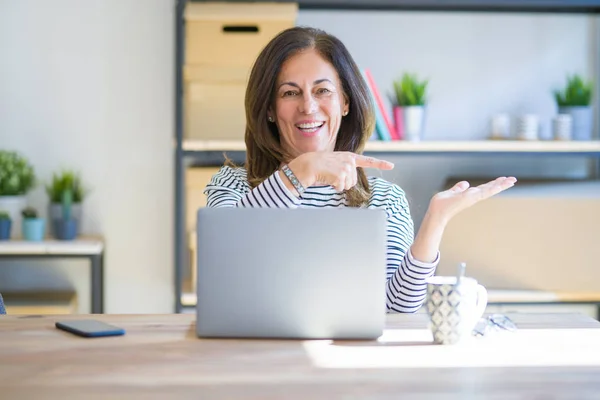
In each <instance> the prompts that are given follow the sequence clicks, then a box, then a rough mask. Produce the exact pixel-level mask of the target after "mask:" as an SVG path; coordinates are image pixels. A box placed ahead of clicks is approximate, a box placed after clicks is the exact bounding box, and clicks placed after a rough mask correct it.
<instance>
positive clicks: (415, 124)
mask: <svg viewBox="0 0 600 400" xmlns="http://www.w3.org/2000/svg"><path fill="white" fill-rule="evenodd" d="M428 84H429V80H428V79H425V80H420V79H419V78H418V76H417V75H416V74H410V73H404V74H403V75H402V78H401V79H398V80H396V81H394V93H395V98H394V99H393V100H394V120H395V123H396V129H397V130H398V132H402V136H403V137H404V138H405V139H406V140H410V141H418V140H420V139H421V137H422V135H423V130H424V125H425V106H426V104H427V85H428Z"/></svg>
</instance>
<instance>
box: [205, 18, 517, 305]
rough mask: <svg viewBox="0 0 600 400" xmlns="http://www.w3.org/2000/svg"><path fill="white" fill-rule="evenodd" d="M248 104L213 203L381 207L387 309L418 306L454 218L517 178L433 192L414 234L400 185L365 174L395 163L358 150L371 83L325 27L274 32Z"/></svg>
mask: <svg viewBox="0 0 600 400" xmlns="http://www.w3.org/2000/svg"><path fill="white" fill-rule="evenodd" d="M245 105H246V122H247V125H246V136H245V140H246V149H247V152H246V165H245V168H234V167H231V166H224V167H223V168H221V170H220V171H219V172H218V173H217V174H216V175H215V176H214V177H213V178H212V180H211V182H210V183H209V184H208V186H207V187H206V189H205V193H206V195H207V206H208V207H288V208H296V207H368V208H384V209H385V210H386V212H387V218H388V231H387V237H388V240H387V244H388V247H387V284H386V292H387V308H388V311H394V312H415V311H417V310H418V309H419V307H421V305H422V303H423V301H424V299H425V295H426V283H425V279H426V278H428V277H429V276H431V275H433V274H434V271H435V268H436V266H437V264H438V262H439V245H440V241H441V238H442V233H443V231H444V227H445V226H446V224H447V223H448V221H450V219H451V218H452V217H453V216H454V215H456V213H458V212H459V211H461V210H463V209H465V208H467V207H469V206H471V205H472V204H474V203H476V202H478V201H480V200H483V199H485V198H487V197H490V196H492V195H494V194H496V193H498V192H500V191H502V190H504V189H507V188H509V187H511V186H513V185H514V183H515V182H516V179H515V178H513V177H509V178H505V177H502V178H498V179H496V180H495V181H492V182H489V183H487V184H484V185H481V186H479V187H476V188H469V184H468V183H467V182H459V183H457V184H456V185H455V186H454V187H453V188H451V189H450V190H447V191H444V192H441V193H438V194H436V195H435V196H434V197H433V198H432V199H431V201H430V204H429V208H428V210H427V213H426V215H425V217H424V219H423V222H422V225H421V228H420V230H419V232H418V234H417V235H416V237H414V240H413V221H412V219H411V216H410V211H409V206H408V201H407V200H406V196H405V194H404V192H403V191H402V189H401V188H399V187H398V186H397V185H395V184H393V183H390V182H387V181H385V180H383V179H381V178H376V177H369V178H367V177H366V175H365V173H364V171H363V168H365V167H369V168H378V169H385V170H388V169H392V168H393V164H392V163H390V162H387V161H384V160H378V159H376V158H373V157H366V156H363V155H361V153H362V152H363V149H364V146H365V143H366V141H367V140H368V138H369V137H370V136H371V133H372V132H373V128H374V109H373V104H372V102H371V97H370V95H369V91H368V88H367V86H366V84H365V82H364V80H363V79H362V77H361V73H360V70H359V69H358V67H357V66H356V64H355V63H354V61H353V59H352V57H351V56H350V54H349V52H348V50H347V49H346V47H345V46H344V45H343V44H342V43H341V42H340V41H339V40H338V39H337V38H335V37H333V36H331V35H329V34H327V33H325V32H323V31H321V30H317V29H312V28H302V27H295V28H290V29H288V30H285V31H283V32H281V33H280V34H279V35H278V36H276V37H275V38H274V39H273V40H272V41H271V42H270V43H269V44H268V45H267V46H266V47H265V48H264V49H263V51H262V52H261V53H260V55H259V56H258V58H257V60H256V62H255V64H254V67H253V68H252V71H251V74H250V78H249V82H248V87H247V91H246V104H245Z"/></svg>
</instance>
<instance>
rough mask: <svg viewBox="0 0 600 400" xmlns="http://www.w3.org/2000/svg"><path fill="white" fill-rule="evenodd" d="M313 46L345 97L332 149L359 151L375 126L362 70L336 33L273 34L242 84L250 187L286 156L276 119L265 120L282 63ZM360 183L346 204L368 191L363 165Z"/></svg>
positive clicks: (365, 196)
mask: <svg viewBox="0 0 600 400" xmlns="http://www.w3.org/2000/svg"><path fill="white" fill-rule="evenodd" d="M306 49H315V50H316V51H317V52H318V53H319V54H320V55H321V57H323V58H324V59H325V60H327V61H328V62H329V63H331V65H333V67H334V68H335V70H336V71H337V73H338V76H339V79H340V82H341V84H342V88H343V91H344V93H345V95H346V97H347V99H348V104H349V109H348V111H349V112H348V115H347V116H345V117H344V118H342V122H341V124H340V129H339V131H338V135H337V140H336V144H335V151H350V152H353V153H357V154H361V153H362V152H363V150H364V146H365V143H366V141H367V140H368V138H369V136H370V135H371V133H372V132H373V128H374V126H375V118H374V112H373V103H372V101H371V97H370V94H369V89H368V87H367V85H366V83H365V81H364V79H363V77H362V74H361V71H360V69H359V68H358V66H357V65H356V63H355V62H354V60H353V59H352V56H351V55H350V53H349V52H348V50H347V49H346V46H344V44H343V43H342V42H341V41H340V40H339V39H337V38H336V37H334V36H332V35H330V34H328V33H326V32H324V31H322V30H319V29H315V28H307V27H294V28H289V29H286V30H284V31H282V32H280V33H279V34H278V35H277V36H275V37H274V38H273V39H272V40H271V41H270V42H269V43H268V44H267V46H266V47H265V48H264V49H263V50H262V51H261V53H260V54H259V56H258V58H257V59H256V61H255V63H254V66H253V67H252V71H251V72H250V77H249V80H248V87H247V89H246V99H245V106H246V135H245V140H246V170H247V171H248V181H249V183H250V186H251V187H256V186H257V185H259V184H260V183H261V182H262V181H264V180H265V179H266V178H268V177H269V176H270V175H272V174H273V173H274V172H275V171H276V170H277V169H278V168H279V167H280V165H281V163H282V162H286V161H289V160H287V158H288V156H287V155H286V154H285V152H284V150H283V148H282V146H281V144H280V138H279V131H278V129H277V126H276V125H275V124H270V123H268V122H267V112H268V111H269V109H271V108H274V107H273V105H274V102H275V90H276V80H277V77H278V76H279V72H280V70H281V66H282V65H283V63H284V62H285V61H286V60H287V59H288V58H290V57H291V56H293V55H295V54H297V53H298V52H300V51H302V50H306ZM357 173H358V182H357V184H356V186H354V187H353V188H352V189H350V190H348V191H346V199H347V201H348V205H350V206H352V207H360V206H362V205H364V204H365V203H366V202H367V201H368V199H369V196H370V190H369V182H368V181H367V177H366V175H365V172H364V170H363V169H362V168H360V167H359V168H357Z"/></svg>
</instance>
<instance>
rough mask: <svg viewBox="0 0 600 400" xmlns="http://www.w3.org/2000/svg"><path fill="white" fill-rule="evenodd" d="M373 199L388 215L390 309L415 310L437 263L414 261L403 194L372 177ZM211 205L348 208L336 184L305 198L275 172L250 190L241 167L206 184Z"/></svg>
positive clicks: (318, 188) (310, 190)
mask: <svg viewBox="0 0 600 400" xmlns="http://www.w3.org/2000/svg"><path fill="white" fill-rule="evenodd" d="M368 180H369V185H370V189H371V197H370V198H369V202H368V208H383V209H385V210H386V212H387V220H388V231H387V274H386V276H387V283H386V294H387V309H388V311H390V312H408V313H410V312H415V311H417V310H418V309H419V308H420V307H421V305H422V304H423V301H424V300H425V296H426V291H427V286H426V283H425V279H426V278H428V277H430V276H432V275H433V274H434V272H435V268H436V266H437V264H438V262H439V258H440V257H439V252H438V254H437V257H436V259H435V261H434V262H433V263H424V262H421V261H418V260H416V259H415V258H414V257H413V256H412V254H411V253H410V250H409V249H410V246H411V244H412V242H413V238H414V226H413V221H412V218H411V216H410V211H409V207H408V201H407V199H406V196H405V194H404V191H403V190H402V189H401V188H400V187H399V186H397V185H395V184H393V183H390V182H388V181H386V180H384V179H382V178H377V177H369V178H368ZM204 193H205V194H206V195H207V207H288V208H296V207H345V206H346V202H345V195H344V193H343V192H338V191H336V190H335V189H334V188H333V187H332V186H313V187H310V188H307V189H306V191H305V192H304V193H303V194H302V197H301V198H298V197H296V196H295V195H294V194H293V193H291V192H290V191H289V190H288V189H287V187H286V186H285V185H284V183H283V182H282V181H281V177H280V176H279V173H277V172H275V173H274V174H273V175H271V176H270V177H269V178H267V179H266V180H265V181H264V182H263V183H261V184H260V185H258V186H257V187H256V188H254V189H251V188H250V184H249V183H248V180H247V174H246V170H245V169H243V168H231V167H222V168H221V169H220V170H219V172H218V173H217V174H215V175H214V176H213V177H212V179H211V181H210V183H209V184H208V185H207V187H206V189H205V191H204Z"/></svg>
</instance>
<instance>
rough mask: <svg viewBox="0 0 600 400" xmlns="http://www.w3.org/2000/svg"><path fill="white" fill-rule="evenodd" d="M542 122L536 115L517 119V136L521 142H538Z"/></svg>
mask: <svg viewBox="0 0 600 400" xmlns="http://www.w3.org/2000/svg"><path fill="white" fill-rule="evenodd" d="M539 131H540V121H539V118H538V116H537V115H535V114H525V115H522V116H520V117H518V118H517V124H516V127H515V136H516V138H517V139H520V140H538V139H539Z"/></svg>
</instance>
